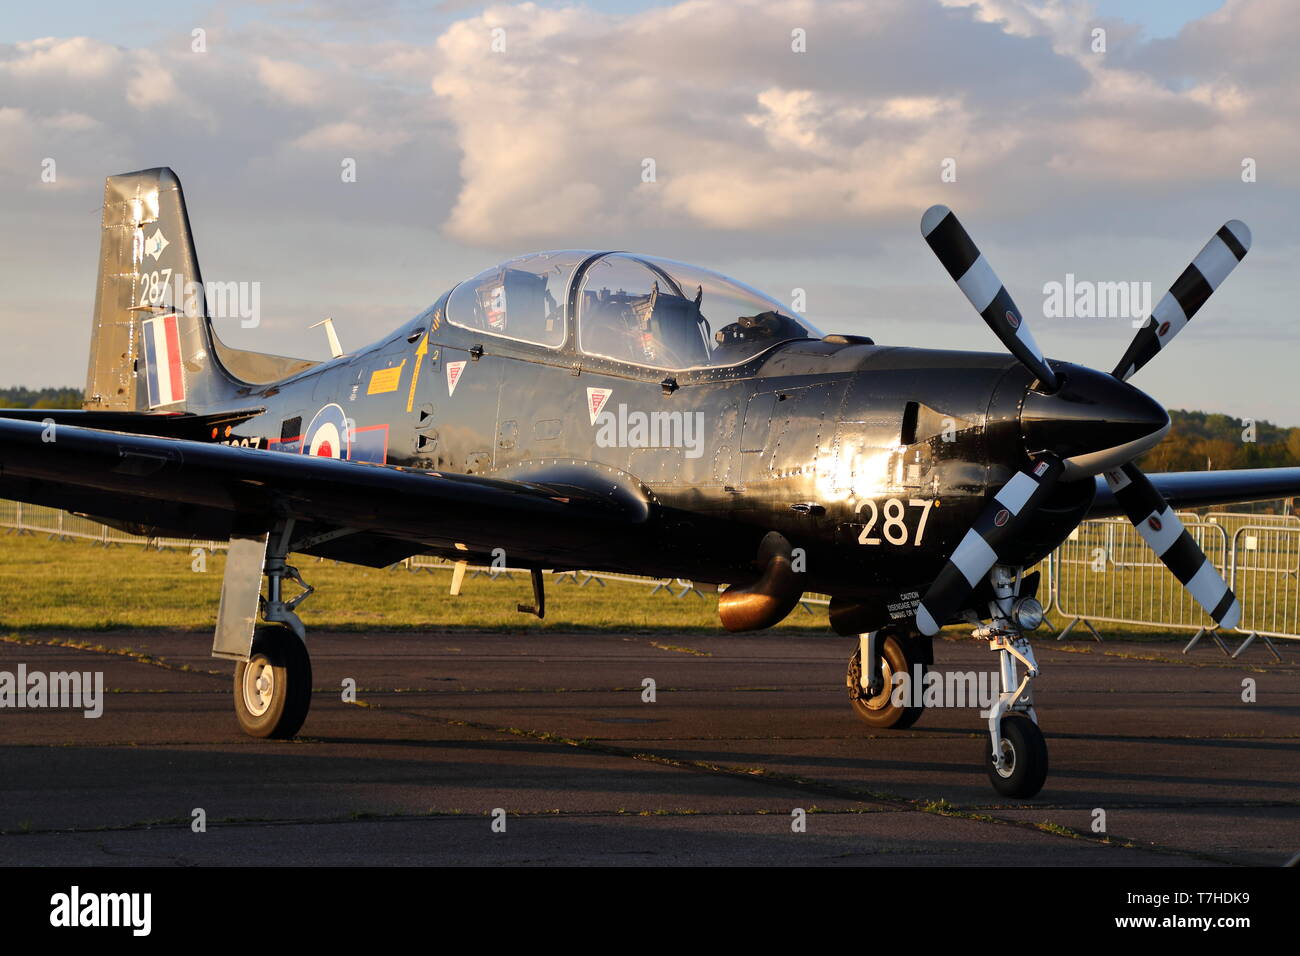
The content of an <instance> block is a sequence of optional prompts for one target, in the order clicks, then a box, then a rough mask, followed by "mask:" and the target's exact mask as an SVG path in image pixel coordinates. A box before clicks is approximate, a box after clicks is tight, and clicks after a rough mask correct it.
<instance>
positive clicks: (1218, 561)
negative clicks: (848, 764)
mask: <svg viewBox="0 0 1300 956" xmlns="http://www.w3.org/2000/svg"><path fill="white" fill-rule="evenodd" d="M1180 517H1181V518H1182V521H1183V524H1184V526H1185V527H1186V528H1187V530H1188V531H1189V532H1190V533H1191V535H1192V537H1193V538H1194V539H1195V540H1196V542H1197V544H1199V545H1200V547H1201V549H1202V550H1203V551H1204V552H1205V553H1206V555H1207V556H1208V557H1209V558H1210V560H1211V561H1212V562H1213V563H1214V566H1215V567H1216V568H1217V569H1218V570H1219V573H1220V574H1222V575H1223V577H1224V579H1225V580H1226V581H1227V582H1228V584H1229V586H1230V587H1231V588H1232V589H1233V591H1235V592H1236V594H1237V597H1238V598H1239V599H1240V601H1241V605H1242V619H1241V622H1240V624H1239V625H1238V626H1237V627H1236V629H1235V630H1236V632H1237V633H1239V634H1241V635H1242V636H1243V640H1242V643H1241V644H1240V645H1239V646H1238V647H1237V648H1236V650H1235V651H1231V650H1229V649H1228V647H1227V645H1226V644H1225V643H1224V642H1223V639H1222V637H1221V636H1220V632H1219V631H1217V630H1216V629H1215V627H1214V623H1213V621H1212V620H1210V618H1209V617H1208V616H1207V615H1206V614H1205V613H1204V611H1202V610H1201V608H1200V607H1199V605H1197V604H1196V602H1195V601H1194V600H1192V598H1191V596H1190V595H1188V594H1187V592H1186V591H1185V590H1184V588H1183V587H1182V585H1180V584H1179V583H1178V580H1177V579H1176V578H1175V577H1174V576H1173V574H1172V573H1171V572H1170V571H1169V570H1168V569H1167V568H1166V567H1165V566H1164V565H1163V564H1162V563H1161V562H1160V561H1159V559H1158V558H1157V557H1156V556H1155V555H1154V554H1153V553H1152V552H1151V549H1150V548H1148V547H1147V545H1146V543H1145V542H1144V541H1143V540H1142V537H1141V535H1140V534H1138V532H1137V529H1136V528H1134V527H1133V526H1132V525H1131V524H1130V523H1129V522H1128V521H1126V520H1124V519H1123V518H1102V519H1097V520H1093V521H1085V522H1084V523H1083V524H1081V525H1079V527H1078V528H1076V529H1075V530H1074V532H1072V533H1071V535H1070V537H1069V539H1068V540H1066V541H1065V542H1063V543H1062V544H1061V546H1060V547H1059V548H1057V550H1056V551H1055V552H1053V553H1052V554H1051V555H1049V556H1048V558H1047V559H1046V560H1045V561H1043V562H1042V564H1040V565H1039V567H1038V570H1039V571H1041V573H1042V575H1043V578H1042V584H1040V586H1039V591H1038V593H1039V596H1040V600H1042V602H1043V605H1044V608H1045V609H1046V610H1049V611H1055V613H1056V614H1057V615H1059V616H1060V617H1062V618H1064V619H1066V621H1067V623H1066V625H1065V627H1064V629H1063V630H1062V631H1061V633H1060V634H1059V635H1058V636H1057V640H1064V639H1065V638H1066V637H1067V636H1069V634H1070V633H1071V632H1072V631H1073V630H1074V628H1075V627H1076V626H1078V625H1080V624H1082V625H1083V626H1084V627H1085V628H1087V630H1088V631H1089V632H1091V635H1092V637H1093V638H1094V639H1095V640H1098V641H1100V640H1101V639H1102V636H1101V633H1100V632H1099V631H1098V630H1097V627H1096V625H1097V624H1128V625H1135V626H1139V627H1154V628H1162V629H1167V630H1188V631H1194V632H1195V635H1194V636H1193V637H1192V639H1191V641H1190V642H1189V643H1188V644H1187V646H1186V647H1184V649H1183V650H1184V652H1186V651H1189V650H1191V648H1192V647H1194V646H1195V645H1196V644H1197V643H1198V642H1199V641H1200V640H1201V639H1202V638H1203V637H1206V636H1207V635H1208V636H1209V638H1210V639H1211V640H1213V641H1214V642H1215V643H1217V644H1218V646H1219V647H1220V648H1221V649H1222V650H1223V652H1224V653H1225V654H1228V655H1229V656H1231V657H1237V656H1239V655H1240V654H1241V653H1242V651H1244V650H1245V649H1246V648H1247V647H1249V646H1250V645H1251V644H1253V643H1254V642H1255V641H1259V642H1261V643H1263V644H1264V645H1265V646H1266V647H1267V648H1268V649H1269V650H1270V651H1271V652H1272V654H1273V656H1274V657H1276V658H1278V659H1279V660H1280V659H1281V655H1280V654H1278V651H1277V648H1276V646H1275V645H1274V644H1273V640H1274V639H1281V640H1300V518H1297V517H1296V516H1294V515H1264V514H1259V515H1255V514H1236V513H1230V512H1217V513H1211V514H1208V515H1204V516H1198V515H1193V514H1180ZM0 528H6V529H8V533H10V534H32V533H40V534H47V535H49V536H50V537H51V538H57V539H61V540H73V539H77V540H86V541H93V542H95V543H96V544H99V545H102V546H104V547H112V546H120V545H128V544H138V545H142V546H144V547H146V548H157V549H159V550H162V549H164V548H178V549H183V550H192V549H194V548H205V549H207V550H209V551H222V550H225V548H226V542H224V541H208V540H198V539H181V538H161V537H145V536H141V535H134V534H130V533H128V532H125V531H120V530H118V529H116V528H110V527H108V526H107V525H103V524H100V523H99V522H97V521H92V520H91V519H89V518H82V517H78V516H76V515H72V514H69V513H67V512H63V511H59V510H57V509H55V508H47V507H43V506H40V505H26V504H23V503H21V502H16V501H5V500H0ZM392 567H393V568H406V569H407V570H410V571H412V572H419V571H430V572H432V571H449V572H452V573H453V581H454V582H455V581H456V569H457V564H456V563H455V562H453V561H447V560H445V559H443V558H439V557H434V556H432V555H416V556H414V557H410V558H407V559H405V560H404V561H400V562H398V563H397V564H395V565H393V566H392ZM524 570H525V569H520V568H492V567H480V566H474V567H470V566H468V565H466V566H465V568H464V569H463V570H462V571H461V572H460V574H461V576H462V577H463V575H464V574H465V572H466V571H468V572H471V576H473V577H480V576H486V577H488V578H489V579H493V580H495V579H497V578H499V577H502V576H504V577H505V578H507V579H510V577H511V574H512V573H519V572H521V571H524ZM610 581H621V582H625V583H630V584H642V585H646V586H648V587H650V588H651V591H650V593H651V594H652V595H653V594H659V593H660V592H663V593H664V594H666V595H668V596H670V597H673V598H676V599H678V600H682V599H685V598H687V597H689V596H691V595H694V596H696V597H699V598H700V599H704V597H705V592H704V591H702V590H701V589H700V587H697V586H696V584H695V583H694V582H692V581H688V580H685V579H682V578H654V577H646V576H641V575H632V574H606V573H602V572H594V571H565V572H561V573H558V574H556V575H555V578H554V583H555V584H564V583H572V584H574V585H575V586H576V587H579V588H582V587H587V586H588V585H592V584H595V585H596V586H599V587H604V586H605V585H606V583H607V582H610ZM458 588H459V583H458V582H456V583H454V584H453V590H458ZM829 603H830V599H829V597H827V596H826V595H824V594H811V593H810V594H807V595H805V596H804V598H803V600H802V601H801V602H800V607H801V608H802V609H803V610H804V611H805V612H807V613H809V614H811V613H813V612H812V606H813V605H822V606H824V605H827V604H829Z"/></svg>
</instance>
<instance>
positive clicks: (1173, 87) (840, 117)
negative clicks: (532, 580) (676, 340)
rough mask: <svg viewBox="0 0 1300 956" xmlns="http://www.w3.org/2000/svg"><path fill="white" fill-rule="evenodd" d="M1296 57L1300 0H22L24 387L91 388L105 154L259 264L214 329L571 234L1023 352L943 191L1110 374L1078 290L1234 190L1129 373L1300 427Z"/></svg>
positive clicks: (883, 337) (234, 276) (1106, 343)
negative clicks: (1233, 259) (1187, 282)
mask: <svg viewBox="0 0 1300 956" xmlns="http://www.w3.org/2000/svg"><path fill="white" fill-rule="evenodd" d="M195 30H201V31H202V37H203V40H204V43H203V49H202V50H196V49H195V48H194V47H195V43H194V31H195ZM1098 30H1100V31H1104V34H1103V36H1104V50H1103V49H1098V48H1097V42H1098V41H1097V37H1098V34H1097V33H1096V31H1098ZM501 31H504V32H501ZM792 31H802V36H803V38H804V44H803V49H802V50H796V49H794V47H795V46H797V45H798V44H797V43H796V42H795V40H794V39H793V37H794V34H793V33H792ZM497 37H503V38H504V41H505V43H504V49H499V50H496V51H494V50H493V48H492V44H493V40H494V38H497ZM498 46H499V44H498ZM1297 48H1300V18H1298V17H1295V16H1294V15H1293V10H1292V6H1291V4H1290V3H1289V2H1287V0H1224V2H1215V0H1187V2H1150V3H1142V2H1121V0H1095V2H1091V3H1089V2H1082V0H1080V2H1076V0H1043V2H1026V0H833V2H819V0H684V2H681V3H651V2H639V0H607V2H598V0H588V2H573V3H564V2H547V3H491V4H482V3H470V2H456V0H450V2H443V3H429V2H424V3H418V2H408V0H360V2H351V3H347V2H343V0H324V2H318V3H314V4H312V3H305V2H299V0H239V2H223V0H216V2H213V0H208V2H199V0H171V2H168V3H166V4H152V3H138V4H130V5H117V4H100V3H94V2H69V3H59V2H50V3H44V4H7V5H5V7H4V8H3V10H2V11H0V175H3V180H2V181H3V183H4V186H3V188H2V189H0V227H2V228H0V288H2V289H3V290H4V293H5V294H4V295H3V296H0V343H3V344H2V345H0V385H29V386H40V385H64V384H76V385H80V384H81V383H82V382H83V381H84V378H85V364H86V360H87V345H88V336H89V327H90V311H91V307H92V305H93V301H94V282H95V269H96V260H97V250H98V243H99V236H98V224H99V203H100V201H101V196H102V190H103V179H104V177H105V176H107V175H110V174H113V173H119V172H126V171H130V170H134V169H141V168H146V167H150V166H158V165H168V166H171V167H172V168H173V169H174V170H175V171H176V172H177V174H178V175H179V176H180V178H181V180H182V182H183V184H184V187H185V192H186V198H187V201H188V204H189V212H190V218H191V223H192V226H193V229H194V237H195V242H196V246H197V249H198V255H199V259H200V262H201V264H202V268H203V273H204V276H205V278H207V279H209V280H212V279H217V280H223V281H252V282H257V283H259V285H260V290H261V303H262V313H263V319H262V321H261V323H260V324H259V325H258V326H257V327H256V328H248V329H245V328H240V327H239V323H238V321H232V322H228V323H226V324H225V325H221V324H219V325H218V331H219V333H220V334H221V336H222V337H223V338H224V339H225V340H226V341H227V342H228V343H230V344H231V345H235V346H237V347H242V348H250V349H256V350H258V351H266V352H276V353H281V354H290V355H300V356H304V357H309V358H313V357H315V358H318V357H324V356H325V355H327V354H328V352H327V343H326V339H325V336H324V335H323V334H322V330H321V329H310V328H309V326H311V325H312V324H313V323H316V322H318V321H320V320H321V319H322V318H324V317H326V316H331V317H333V319H334V322H335V326H336V328H337V330H338V333H339V337H340V338H341V339H342V341H343V344H344V346H345V347H348V348H351V347H356V346H358V345H360V344H362V343H364V342H368V341H371V340H374V339H377V338H379V337H380V336H382V335H383V334H384V333H385V332H387V331H388V330H390V329H392V328H394V327H396V326H397V325H398V324H400V323H401V322H403V321H405V320H406V319H408V318H409V317H410V316H412V315H414V314H416V313H417V312H419V311H420V310H422V309H423V308H425V307H426V306H427V305H428V304H429V303H431V302H433V301H434V300H435V299H436V298H437V297H438V296H439V295H440V294H441V293H442V292H443V291H445V290H446V289H447V288H449V287H450V286H452V285H453V284H454V283H455V282H457V281H459V280H460V279H462V278H465V277H467V276H469V275H472V274H474V273H477V272H479V271H481V270H482V269H484V268H486V267H488V266H490V265H492V264H493V263H495V262H497V261H500V260H503V259H505V258H508V257H510V256H513V255H518V254H521V253H524V252H529V251H533V250H537V249H547V248H618V249H631V250H638V251H643V252H647V253H651V254H657V255H663V256H667V257H670V258H675V259H684V260H688V261H693V262H698V263H699V264H701V265H704V266H708V267H710V268H713V269H716V270H718V271H721V272H724V273H727V274H729V275H733V276H735V277H736V278H739V279H741V280H743V281H746V282H748V283H750V284H752V285H755V286H758V287H759V288H761V289H763V290H764V291H766V292H768V293H770V294H772V295H773V296H775V297H776V298H777V299H780V300H782V301H787V302H788V301H790V300H791V298H792V296H793V294H794V290H796V289H802V290H804V295H805V298H806V302H807V315H808V317H809V318H810V319H811V320H812V321H813V322H815V323H816V324H817V325H819V326H820V327H821V328H822V329H823V330H825V331H838V332H848V333H857V334H865V335H871V336H873V337H874V338H875V339H876V340H877V341H878V342H882V343H889V344H899V345H925V346H943V347H950V348H959V349H978V350H994V349H996V348H998V344H997V342H996V340H995V339H994V338H993V337H992V334H991V333H990V332H989V331H988V329H987V328H985V327H984V325H983V323H982V322H981V321H980V320H979V318H978V316H976V315H975V314H974V313H973V312H972V311H971V309H970V307H969V305H968V304H967V303H966V301H965V300H964V298H963V297H962V296H961V293H960V292H959V291H958V289H957V288H956V287H955V286H954V284H953V283H952V282H951V280H949V279H948V277H947V274H946V273H945V272H944V271H943V269H942V268H941V267H940V266H939V264H938V263H937V262H936V261H935V260H934V258H933V256H932V255H931V253H930V252H929V250H928V248H927V247H926V245H925V243H924V242H923V241H922V238H921V236H920V233H919V229H918V224H919V222H920V218H921V214H922V212H923V211H924V210H925V209H926V208H927V207H928V206H930V205H931V204H932V203H937V202H938V203H944V204H947V205H949V206H951V207H952V208H953V209H954V210H955V211H956V212H957V213H958V214H959V215H960V216H961V218H962V220H963V222H964V223H965V225H966V227H967V229H968V230H969V231H970V232H971V234H972V236H973V237H974V238H975V240H976V242H977V243H978V244H979V245H980V247H981V248H982V250H983V251H984V253H985V254H986V255H987V256H988V258H989V259H990V261H991V262H992V264H993V266H994V268H995V269H996V271H997V273H998V275H999V276H1000V277H1001V279H1002V280H1003V282H1005V283H1006V285H1007V287H1008V289H1009V290H1010V291H1011V293H1012V295H1013V296H1014V297H1015V299H1016V301H1017V303H1018V305H1019V306H1020V308H1021V310H1022V311H1023V312H1024V313H1025V315H1026V316H1027V317H1028V318H1029V321H1030V322H1031V324H1032V326H1033V329H1034V332H1035V335H1036V337H1037V339H1038V341H1039V343H1040V345H1042V347H1043V348H1044V350H1045V351H1046V352H1047V354H1049V355H1050V356H1053V357H1056V358H1061V359H1066V360H1069V361H1075V362H1080V363H1083V364H1086V365H1091V366H1094V367H1100V368H1104V369H1106V370H1109V369H1110V368H1111V367H1112V366H1113V365H1114V363H1115V362H1116V360H1117V359H1118V358H1119V356H1120V355H1121V354H1122V353H1123V351H1124V348H1125V346H1126V345H1127V343H1128V341H1129V339H1130V338H1131V337H1132V335H1133V329H1132V319H1131V317H1130V316H1128V315H1124V316H1078V315H1075V316H1063V315H1060V314H1058V313H1057V312H1055V311H1054V310H1052V309H1051V308H1050V305H1049V302H1050V297H1049V295H1048V294H1047V291H1046V290H1047V289H1048V288H1050V284H1052V283H1060V284H1066V283H1067V282H1070V281H1073V282H1075V283H1076V286H1077V283H1079V282H1083V283H1103V282H1125V283H1129V282H1149V283H1150V284H1151V285H1150V291H1151V298H1152V301H1155V300H1157V299H1158V298H1159V297H1160V295H1161V294H1162V293H1163V292H1164V291H1165V290H1166V289H1167V288H1168V286H1169V284H1170V283H1171V282H1172V281H1173V280H1174V279H1175V278H1176V277H1177V276H1178V274H1179V273H1180V272H1181V271H1182V269H1183V268H1184V267H1185V266H1186V264H1187V263H1188V262H1189V261H1191V259H1192V257H1193V256H1194V255H1195V254H1196V253H1197V251H1198V250H1199V249H1200V248H1201V246H1202V245H1203V244H1204V243H1205V242H1206V240H1207V239H1208V238H1209V237H1210V236H1211V235H1212V234H1213V233H1214V232H1215V230H1217V229H1218V227H1219V226H1220V225H1222V224H1223V223H1224V222H1225V221H1227V220H1229V219H1234V218H1235V219H1241V220H1244V221H1245V222H1246V223H1247V224H1248V225H1249V226H1250V228H1251V230H1252V233H1253V246H1252V250H1251V252H1250V254H1249V256H1248V257H1247V258H1246V260H1245V262H1243V264H1242V265H1241V266H1240V267H1239V268H1238V269H1237V270H1236V271H1235V272H1234V273H1233V275H1231V276H1230V277H1229V278H1228V280H1227V281H1226V282H1225V283H1224V285H1223V287H1222V288H1221V289H1219V290H1218V292H1217V293H1216V294H1215V295H1214V297H1213V298H1212V299H1211V300H1210V302H1209V303H1208V304H1207V305H1206V306H1205V307H1204V308H1203V309H1202V311H1201V312H1200V314H1198V315H1197V317H1196V318H1195V319H1194V321H1193V323H1192V324H1191V325H1190V326H1189V327H1188V329H1187V330H1186V331H1184V332H1183V333H1182V334H1181V335H1180V336H1179V337H1178V339H1177V341H1176V342H1175V343H1174V344H1173V345H1172V346H1171V348H1170V349H1169V351H1168V353H1167V354H1162V355H1160V356H1159V357H1158V358H1157V359H1156V360H1155V361H1153V362H1152V363H1151V364H1150V365H1149V366H1147V367H1146V368H1145V369H1143V370H1142V372H1141V373H1139V376H1138V377H1137V378H1135V379H1134V384H1136V385H1138V386H1140V387H1141V388H1143V389H1144V390H1146V391H1148V392H1150V393H1151V394H1152V395H1153V396H1155V397H1156V398H1158V399H1159V400H1160V401H1162V402H1164V403H1165V404H1166V405H1168V406H1169V407H1174V408H1203V409H1207V410H1212V411H1222V412H1228V413H1230V414H1233V415H1237V416H1242V417H1249V418H1254V419H1268V420H1270V421H1275V422H1278V423H1280V424H1284V425H1300V402H1297V400H1296V397H1295V394H1296V393H1295V390H1294V389H1292V388H1290V387H1288V386H1289V385H1290V383H1291V380H1292V378H1293V374H1294V373H1293V371H1292V369H1293V367H1294V365H1295V360H1296V358H1297V356H1300V351H1298V349H1297V346H1298V345H1300V332H1298V331H1297V323H1296V322H1295V320H1294V316H1293V310H1294V306H1293V303H1294V300H1295V297H1296V292H1297V285H1298V284H1300V278H1298V277H1297V275H1296V270H1295V269H1294V267H1293V265H1292V263H1293V262H1294V261H1295V258H1296V255H1297V253H1300V225H1298V219H1297V213H1298V212H1300V204H1298V203H1297V185H1298V183H1297V175H1296V170H1297V168H1300V137H1297V136H1296V135H1295V130H1296V128H1297V126H1298V125H1300V124H1298V123H1297V120H1300V115H1298V114H1300V110H1298V109H1297V90H1300V82H1297V81H1298V80H1300V61H1297V59H1296V58H1295V56H1294V50H1296V49H1297ZM47 159H53V160H54V161H55V164H56V165H55V168H56V170H57V175H56V178H55V181H54V182H45V181H43V178H42V171H43V168H44V167H43V163H44V162H45V160H47ZM345 159H352V160H354V161H355V163H356V170H357V176H356V181H355V182H343V181H342V180H343V177H342V176H341V175H340V168H341V163H342V162H343V161H344V160H345ZM647 159H652V160H653V161H654V168H655V176H654V181H653V182H646V181H644V177H643V171H644V169H645V161H646V160H647ZM1243 164H1247V166H1249V167H1250V169H1251V170H1253V175H1246V174H1245V173H1244V172H1243V169H1244V167H1243ZM1077 287H1079V288H1082V286H1077Z"/></svg>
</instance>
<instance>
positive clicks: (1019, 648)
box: [974, 565, 1047, 798]
mask: <svg viewBox="0 0 1300 956" xmlns="http://www.w3.org/2000/svg"><path fill="white" fill-rule="evenodd" d="M1020 577H1021V575H1020V570H1019V569H1012V568H1008V567H1006V566H1004V565H994V567H993V569H992V570H991V571H990V572H989V581H990V583H991V584H992V585H993V594H994V599H993V601H992V602H990V604H989V611H990V613H991V615H992V620H991V621H990V622H989V623H988V624H987V625H980V626H979V627H977V628H975V631H974V636H975V637H977V638H980V639H982V640H987V641H988V642H989V650H991V651H996V652H997V654H998V658H999V660H998V663H999V665H1000V666H999V672H1000V674H1001V684H1002V692H1001V693H1000V694H999V695H998V699H997V700H996V701H995V702H994V704H993V706H992V707H991V708H990V709H989V712H988V726H989V738H990V742H991V745H992V746H991V747H990V748H989V749H986V750H985V759H984V763H985V766H986V767H987V769H988V775H989V782H990V783H992V784H993V789H994V790H996V791H997V792H998V793H1000V794H1002V796H1004V797H1017V798H1024V797H1032V796H1034V795H1035V794H1036V793H1038V791H1040V790H1041V789H1042V788H1043V784H1044V783H1045V782H1046V781H1047V741H1046V740H1045V739H1044V738H1043V732H1042V731H1041V730H1039V729H1038V715H1037V713H1036V712H1035V710H1034V695H1033V690H1032V688H1031V687H1030V682H1031V681H1032V680H1033V679H1034V678H1035V677H1037V676H1038V674H1039V668H1038V662H1037V661H1036V660H1035V659H1034V651H1033V648H1032V647H1030V645H1029V639H1028V638H1026V637H1025V636H1024V632H1023V629H1022V627H1021V622H1020V618H1021V615H1019V614H1017V613H1015V610H1014V608H1015V604H1016V599H1017V597H1018V595H1019V591H1020ZM1039 610H1040V612H1041V609H1039ZM1034 626H1036V625H1034ZM1018 664H1020V665H1023V666H1024V668H1025V673H1024V676H1023V677H1019V678H1018V667H1017V665H1018Z"/></svg>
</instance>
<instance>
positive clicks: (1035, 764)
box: [984, 714, 1047, 797]
mask: <svg viewBox="0 0 1300 956" xmlns="http://www.w3.org/2000/svg"><path fill="white" fill-rule="evenodd" d="M1002 755H1003V757H1005V758H1006V761H1007V762H1006V766H1004V767H1002V768H998V767H997V766H996V765H994V763H993V754H992V753H990V752H989V745H988V741H987V740H986V741H984V765H985V766H986V767H987V768H988V772H989V781H990V782H991V783H992V784H993V789H994V790H996V791H997V792H998V793H1000V794H1002V796H1004V797H1032V796H1033V795H1034V794H1036V793H1038V791H1039V790H1042V789H1043V784H1044V783H1045V782H1046V781H1047V741H1046V740H1044V739H1043V732H1042V731H1041V730H1039V729H1038V725H1037V724H1036V723H1034V722H1033V720H1031V719H1030V718H1029V716H1028V715H1026V714H1007V715H1006V716H1005V717H1003V718H1002Z"/></svg>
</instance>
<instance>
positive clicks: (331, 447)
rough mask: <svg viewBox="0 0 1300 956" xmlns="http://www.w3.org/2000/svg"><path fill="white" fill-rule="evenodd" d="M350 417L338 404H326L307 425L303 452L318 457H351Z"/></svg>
mask: <svg viewBox="0 0 1300 956" xmlns="http://www.w3.org/2000/svg"><path fill="white" fill-rule="evenodd" d="M349 440H350V439H349V429H348V417H347V416H346V415H345V414H343V409H342V408H341V407H339V406H338V405H334V404H330V405H326V406H325V407H324V408H322V409H321V410H320V411H319V412H317V413H316V417H315V418H313V419H312V420H311V424H310V425H308V426H307V431H306V434H305V435H304V436H303V442H302V454H304V455H313V456H315V457H317V458H348V457H350V449H349V447H348V445H349Z"/></svg>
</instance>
